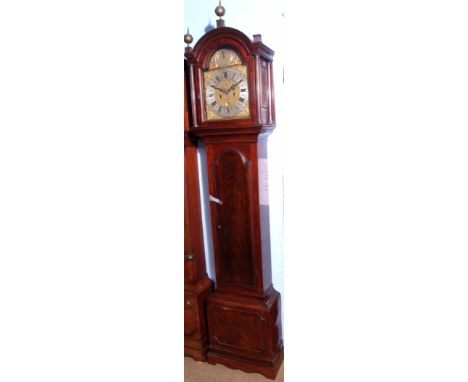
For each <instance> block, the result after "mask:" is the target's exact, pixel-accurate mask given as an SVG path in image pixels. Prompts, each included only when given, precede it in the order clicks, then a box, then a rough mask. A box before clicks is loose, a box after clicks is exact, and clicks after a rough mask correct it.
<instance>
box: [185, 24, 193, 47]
mask: <svg viewBox="0 0 468 382" xmlns="http://www.w3.org/2000/svg"><path fill="white" fill-rule="evenodd" d="M192 41H193V36H192V35H191V34H190V31H189V29H188V28H187V33H186V34H184V42H185V43H186V44H187V47H189V46H190V44H191V43H192Z"/></svg>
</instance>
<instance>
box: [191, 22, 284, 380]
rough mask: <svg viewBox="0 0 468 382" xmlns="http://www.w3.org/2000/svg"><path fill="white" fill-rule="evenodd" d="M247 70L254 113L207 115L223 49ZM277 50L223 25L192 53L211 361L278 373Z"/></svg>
mask: <svg viewBox="0 0 468 382" xmlns="http://www.w3.org/2000/svg"><path fill="white" fill-rule="evenodd" d="M221 48H227V49H232V50H234V51H235V52H237V53H238V54H239V56H240V57H241V59H242V61H243V63H245V64H246V65H247V67H248V77H247V78H248V85H249V89H250V100H249V102H250V104H249V106H250V111H251V112H250V118H245V119H235V118H226V119H221V120H214V121H213V120H207V118H206V113H205V106H204V99H205V97H204V96H203V91H204V86H203V72H204V71H206V70H207V69H208V65H209V61H210V57H211V56H212V55H213V54H214V52H216V51H217V50H218V49H221ZM273 54H274V53H273V51H272V50H271V49H270V48H268V47H266V46H265V45H264V44H263V43H262V41H261V38H260V36H259V35H256V36H254V40H253V41H251V40H250V39H249V38H248V37H247V36H246V35H244V34H243V33H242V32H240V31H238V30H236V29H233V28H227V27H218V28H217V29H214V30H212V31H210V32H208V33H206V34H205V35H204V36H202V37H201V38H200V40H199V41H198V42H197V44H196V45H195V47H194V48H193V50H190V49H188V50H187V51H186V58H187V61H188V63H189V65H190V91H191V97H190V98H191V107H192V110H193V111H194V113H193V121H192V122H193V125H192V126H191V129H190V130H191V133H192V134H193V135H194V136H196V137H197V138H199V139H201V140H202V141H203V143H204V145H205V148H206V157H207V169H206V170H207V175H208V184H209V193H210V195H212V196H214V197H215V198H216V199H219V200H221V201H222V204H219V203H214V202H211V203H210V214H211V231H212V237H213V250H214V260H215V271H216V289H215V291H214V292H213V293H212V294H211V295H210V296H209V297H208V298H207V322H208V336H209V341H208V343H209V345H208V353H207V360H208V362H210V363H222V364H224V365H226V366H229V367H233V368H239V369H242V370H244V371H248V372H259V373H262V374H263V375H265V376H266V377H268V378H275V376H276V374H277V372H278V369H279V367H280V365H281V362H282V360H283V342H282V334H281V322H280V318H281V315H280V294H279V293H278V292H277V291H275V290H274V288H273V285H272V275H271V273H272V271H271V254H270V229H269V202H268V188H267V186H266V184H263V183H262V182H263V181H264V179H266V178H267V177H266V173H265V172H266V171H267V170H266V166H265V163H266V161H267V149H266V147H267V138H268V135H269V134H270V133H271V132H272V131H273V129H274V128H275V109H274V91H273V76H272V59H273Z"/></svg>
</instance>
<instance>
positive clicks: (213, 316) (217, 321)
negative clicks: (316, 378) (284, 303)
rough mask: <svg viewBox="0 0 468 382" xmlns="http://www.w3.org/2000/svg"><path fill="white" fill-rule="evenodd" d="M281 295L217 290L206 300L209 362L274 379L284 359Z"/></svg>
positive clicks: (271, 290)
mask: <svg viewBox="0 0 468 382" xmlns="http://www.w3.org/2000/svg"><path fill="white" fill-rule="evenodd" d="M279 308H280V295H279V293H278V292H276V291H275V290H274V289H273V288H272V287H271V288H270V289H269V290H268V291H267V292H266V293H265V296H264V297H263V298H259V297H247V296H239V295H234V294H231V293H220V292H214V293H213V294H212V295H211V296H210V297H209V298H208V302H207V318H208V332H209V346H208V354H207V361H208V363H211V364H215V363H220V364H223V365H225V366H228V367H231V368H236V369H241V370H243V371H246V372H256V373H261V374H263V375H264V376H265V377H267V378H270V379H274V378H275V377H276V375H277V373H278V370H279V368H280V366H281V363H282V361H283V341H282V339H281V322H280V310H279Z"/></svg>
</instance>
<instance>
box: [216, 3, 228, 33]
mask: <svg viewBox="0 0 468 382" xmlns="http://www.w3.org/2000/svg"><path fill="white" fill-rule="evenodd" d="M215 13H216V16H218V17H219V20H216V26H217V27H218V28H219V27H224V20H223V19H222V17H223V16H224V15H225V14H226V8H224V7H223V5H222V4H221V0H219V5H218V6H217V7H216V8H215Z"/></svg>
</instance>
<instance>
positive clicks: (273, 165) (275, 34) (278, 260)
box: [180, 0, 285, 335]
mask: <svg viewBox="0 0 468 382" xmlns="http://www.w3.org/2000/svg"><path fill="white" fill-rule="evenodd" d="M281 3H282V2H281V1H279V0H257V1H255V2H253V1H251V0H235V1H234V0H224V1H222V4H223V6H224V7H225V8H226V14H225V16H224V17H223V19H224V20H225V23H226V26H229V27H232V28H236V29H239V30H240V31H242V32H244V33H245V34H246V35H247V36H249V37H250V38H252V36H253V35H254V34H261V35H262V41H263V42H264V43H265V44H266V45H267V46H268V47H270V48H271V49H273V50H274V51H275V56H274V61H273V71H274V82H275V99H276V126H277V127H276V129H275V131H274V132H273V134H272V135H271V136H270V137H269V140H268V159H269V163H268V167H269V179H268V180H269V191H270V195H269V197H270V235H271V257H272V272H273V285H274V287H275V289H276V290H277V291H279V292H280V293H281V303H282V304H281V318H282V323H283V328H284V314H283V311H284V303H285V296H284V283H283V160H282V148H281V142H282V141H283V139H282V137H283V132H282V131H283V129H284V128H285V126H284V124H283V110H284V109H283V108H282V107H281V106H282V105H283V102H282V99H283V98H282V97H283V94H284V91H283V87H284V84H283V62H284V61H283V56H282V54H281V52H282V51H283V49H282V45H283V38H282V37H283V24H284V22H283V20H284V17H283V9H282V5H281ZM217 5H218V1H213V0H185V19H184V23H185V29H184V31H183V33H181V37H180V41H181V47H183V46H185V44H183V43H182V41H183V39H182V36H183V34H184V33H185V32H186V31H187V28H190V33H191V34H192V36H193V38H194V41H193V43H192V44H191V45H192V46H194V45H195V44H196V42H197V41H198V39H199V38H200V37H201V36H203V35H204V34H205V30H206V28H207V27H208V26H210V25H211V26H212V27H214V26H215V25H216V19H217V16H216V15H215V13H214V9H215V8H216V6H217ZM182 44H183V45H182ZM181 51H182V48H181ZM199 159H200V161H199V163H201V164H200V174H201V179H200V184H201V187H202V188H204V189H202V195H205V197H204V200H202V209H203V212H204V213H203V215H204V216H203V225H204V232H205V233H204V234H205V238H204V239H205V251H206V257H207V258H206V264H207V271H208V274H209V275H210V277H211V278H212V279H213V280H214V279H215V272H214V264H213V254H212V253H213V246H212V242H211V229H209V228H207V227H209V226H210V221H209V209H208V208H209V202H208V200H207V195H208V191H207V181H206V171H205V168H206V165H204V150H203V148H202V149H201V150H199ZM283 335H284V330H283Z"/></svg>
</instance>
